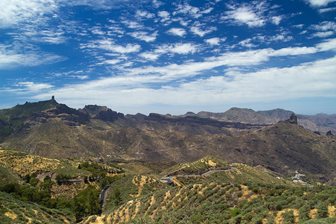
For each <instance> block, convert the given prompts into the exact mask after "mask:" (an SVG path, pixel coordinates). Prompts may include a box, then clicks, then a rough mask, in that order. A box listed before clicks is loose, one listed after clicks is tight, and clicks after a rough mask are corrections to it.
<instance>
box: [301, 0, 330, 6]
mask: <svg viewBox="0 0 336 224" xmlns="http://www.w3.org/2000/svg"><path fill="white" fill-rule="evenodd" d="M306 1H307V2H308V3H309V4H310V5H311V6H313V7H321V6H326V5H328V4H329V3H331V2H335V1H336V0H306Z"/></svg>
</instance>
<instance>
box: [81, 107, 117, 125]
mask: <svg viewBox="0 0 336 224" xmlns="http://www.w3.org/2000/svg"><path fill="white" fill-rule="evenodd" d="M80 111H81V112H84V113H87V114H88V115H89V116H90V117H91V118H93V119H99V120H103V121H106V122H113V121H116V120H118V119H122V118H124V114H122V113H118V112H116V111H113V110H111V109H109V108H107V107H105V106H98V105H86V106H85V107H84V108H83V109H81V110H80Z"/></svg>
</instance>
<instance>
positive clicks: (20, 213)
mask: <svg viewBox="0 0 336 224" xmlns="http://www.w3.org/2000/svg"><path fill="white" fill-rule="evenodd" d="M0 201H1V203H0V223H2V224H12V223H15V224H24V223H55V224H57V223H59V224H66V223H69V224H70V223H74V222H75V219H74V217H71V215H69V214H64V213H62V212H60V211H57V210H52V209H48V208H45V207H43V206H39V205H37V204H34V203H28V202H23V201H20V200H17V199H15V198H14V197H13V196H11V195H9V194H6V193H2V192H0Z"/></svg>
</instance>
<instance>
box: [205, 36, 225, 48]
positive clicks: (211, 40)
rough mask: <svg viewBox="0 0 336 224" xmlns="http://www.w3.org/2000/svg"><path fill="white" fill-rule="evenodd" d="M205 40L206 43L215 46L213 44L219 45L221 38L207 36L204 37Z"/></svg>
mask: <svg viewBox="0 0 336 224" xmlns="http://www.w3.org/2000/svg"><path fill="white" fill-rule="evenodd" d="M205 42H206V43H207V44H210V45H212V46H215V45H219V44H220V42H221V39H220V38H218V37H213V38H209V39H206V40H205Z"/></svg>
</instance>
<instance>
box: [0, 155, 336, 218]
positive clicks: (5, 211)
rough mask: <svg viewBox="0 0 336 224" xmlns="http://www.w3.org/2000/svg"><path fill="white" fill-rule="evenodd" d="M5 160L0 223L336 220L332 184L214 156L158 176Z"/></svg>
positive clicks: (0, 169)
mask: <svg viewBox="0 0 336 224" xmlns="http://www.w3.org/2000/svg"><path fill="white" fill-rule="evenodd" d="M0 157H1V159H2V160H1V162H0V180H1V181H0V201H1V205H0V212H1V213H0V223H27V222H28V223H29V222H32V223H76V222H81V223H133V224H134V223H139V224H140V223H146V224H147V223H162V224H163V223H164V224H170V223H171V224H173V223H209V224H210V223H228V224H231V223H232V224H236V223H246V224H247V223H256V224H258V223H262V224H266V223H276V224H285V223H307V224H308V223H310V224H312V223H336V207H335V206H336V188H335V187H332V186H328V185H322V184H317V183H316V182H315V181H314V180H307V182H306V183H304V184H295V183H293V181H292V180H291V178H285V177H281V176H278V174H276V173H273V172H271V171H269V170H266V169H265V168H263V167H251V166H247V165H244V164H239V163H235V164H229V163H226V162H224V161H221V160H218V159H216V158H214V157H205V158H203V159H201V160H198V161H195V162H193V163H186V164H179V165H176V166H173V167H171V168H168V169H164V170H161V173H160V174H158V172H157V171H156V172H153V175H148V174H147V175H140V174H139V175H137V174H135V173H134V166H135V165H134V164H131V165H130V167H132V172H125V171H124V170H123V169H121V168H119V167H118V165H116V164H105V163H101V162H97V161H96V162H94V161H75V160H71V161H70V160H55V159H46V158H43V157H38V156H31V155H26V154H23V153H17V152H14V151H8V150H2V151H0ZM123 167H127V165H126V164H123ZM154 173H155V174H154ZM162 176H165V178H163V179H162V180H160V178H161V177H162ZM167 178H168V179H170V180H171V182H165V181H163V180H167ZM102 195H103V196H102Z"/></svg>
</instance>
